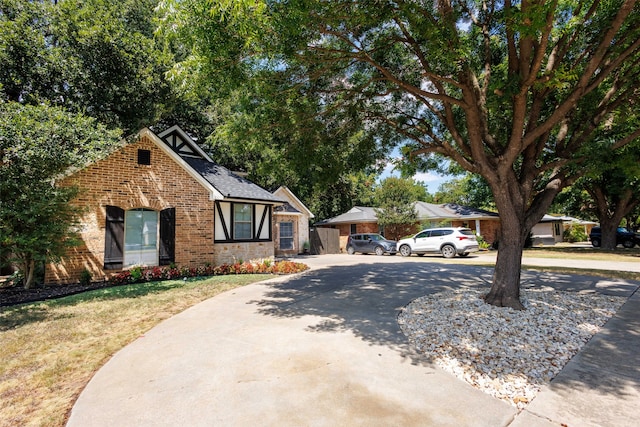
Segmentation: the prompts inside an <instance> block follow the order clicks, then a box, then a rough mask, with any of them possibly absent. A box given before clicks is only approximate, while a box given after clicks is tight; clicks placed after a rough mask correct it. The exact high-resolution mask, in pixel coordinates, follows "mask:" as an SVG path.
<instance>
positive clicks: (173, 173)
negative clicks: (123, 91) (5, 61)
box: [45, 126, 284, 283]
mask: <svg viewBox="0 0 640 427" xmlns="http://www.w3.org/2000/svg"><path fill="white" fill-rule="evenodd" d="M65 184H67V185H77V186H78V187H80V189H81V193H80V195H79V196H78V198H77V199H76V200H75V201H74V203H77V204H78V205H80V206H82V207H84V208H85V214H84V216H83V217H82V222H81V228H80V230H79V234H80V237H81V240H82V243H81V244H80V245H79V246H76V247H73V248H71V249H70V250H69V251H68V253H67V255H66V256H65V257H64V258H63V259H62V262H60V263H58V264H48V265H47V266H46V267H45V282H46V283H70V282H77V281H78V280H79V279H80V275H81V273H82V272H83V271H84V270H88V271H89V272H90V273H91V276H92V280H95V281H99V280H104V279H105V278H107V277H109V276H110V275H112V274H113V273H117V272H118V271H121V270H122V269H126V268H129V267H131V266H133V265H147V266H152V265H169V264H176V265H178V266H193V267H196V266H202V265H205V264H213V265H218V264H222V263H228V262H234V261H236V260H244V261H248V260H250V259H258V258H269V257H273V256H274V242H273V223H272V215H273V210H274V207H275V206H278V205H281V204H282V203H283V202H284V201H283V200H281V199H280V198H278V197H277V196H276V195H274V194H272V193H270V192H269V191H267V190H265V189H263V188H261V187H259V186H258V185H256V184H254V183H252V182H250V181H248V180H246V179H244V178H242V177H239V176H237V175H235V174H233V173H232V172H230V171H229V170H227V169H226V168H224V167H221V166H219V165H217V164H215V163H214V162H213V160H212V159H211V158H210V157H209V156H208V155H207V154H206V153H205V152H204V151H203V150H202V149H201V148H200V147H199V146H198V145H197V144H196V143H195V142H194V141H193V140H192V139H191V138H190V137H189V136H188V135H187V134H186V133H185V132H183V131H182V130H181V129H180V128H179V127H178V126H174V127H172V128H170V129H167V130H166V131H164V132H162V133H160V134H157V135H156V134H155V133H154V132H152V131H151V130H149V129H146V128H145V129H143V130H142V131H140V132H139V134H138V135H137V138H136V140H135V142H133V143H128V144H125V145H124V146H122V147H120V148H119V149H118V150H116V151H114V152H112V153H110V154H109V155H108V156H107V157H106V158H104V159H102V160H99V161H96V162H94V163H92V164H90V165H88V166H86V167H84V168H83V169H80V170H78V171H76V172H74V173H72V174H70V175H69V176H67V177H65V178H64V179H63V180H62V182H61V185H65Z"/></svg>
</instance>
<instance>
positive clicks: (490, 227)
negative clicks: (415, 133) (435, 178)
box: [315, 202, 500, 251]
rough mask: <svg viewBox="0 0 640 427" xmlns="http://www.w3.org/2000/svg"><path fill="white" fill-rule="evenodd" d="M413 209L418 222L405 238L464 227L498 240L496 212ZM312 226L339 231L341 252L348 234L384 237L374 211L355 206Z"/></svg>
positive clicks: (428, 205)
mask: <svg viewBox="0 0 640 427" xmlns="http://www.w3.org/2000/svg"><path fill="white" fill-rule="evenodd" d="M414 207H415V210H416V213H417V214H418V222H416V223H415V224H407V226H406V229H405V230H404V231H405V233H404V235H408V234H412V233H416V232H418V231H419V230H421V229H423V228H431V227H467V228H470V229H472V230H474V231H475V232H476V234H479V235H481V236H483V238H484V239H485V241H487V242H488V243H493V242H494V241H495V240H497V237H498V232H499V230H500V217H499V216H498V214H497V213H495V212H490V211H486V210H483V209H475V208H471V207H468V206H460V205H456V204H453V203H448V204H444V205H435V204H432V203H426V202H415V205H414ZM315 225H316V226H318V227H330V228H336V229H338V230H339V231H340V250H341V251H344V248H345V247H346V244H347V238H348V237H349V234H354V233H381V234H383V235H385V233H384V230H383V229H382V228H381V227H380V226H379V225H378V219H377V216H376V212H375V208H372V207H366V206H355V207H353V208H351V209H350V210H349V211H347V212H345V213H343V214H341V215H338V216H336V217H333V218H329V219H327V220H324V221H320V222H318V223H316V224H315ZM385 237H387V238H389V239H392V240H397V239H399V238H400V237H403V236H391V235H389V236H387V235H385Z"/></svg>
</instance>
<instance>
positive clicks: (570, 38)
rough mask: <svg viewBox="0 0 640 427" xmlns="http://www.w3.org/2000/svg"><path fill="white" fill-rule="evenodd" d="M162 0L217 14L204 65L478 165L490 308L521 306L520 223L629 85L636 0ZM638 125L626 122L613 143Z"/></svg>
mask: <svg viewBox="0 0 640 427" xmlns="http://www.w3.org/2000/svg"><path fill="white" fill-rule="evenodd" d="M169 3H171V2H169ZM172 6H173V8H174V9H173V10H186V11H187V12H188V16H189V17H190V19H184V16H183V18H182V23H183V24H187V23H195V22H198V23H201V22H210V23H215V25H218V26H219V27H223V28H224V31H226V32H227V33H229V34H231V35H232V37H230V38H229V39H220V38H219V37H214V36H213V35H212V36H211V37H208V38H207V37H200V38H198V39H197V40H196V42H197V43H196V44H197V50H195V51H194V52H195V56H196V57H201V58H204V59H205V61H204V62H205V63H206V64H209V65H210V66H213V67H217V68H218V69H220V70H224V67H228V71H231V70H234V71H235V70H238V69H243V71H245V72H246V71H255V70H263V69H265V68H270V71H271V72H272V75H274V76H275V75H279V78H280V79H282V80H283V81H285V80H286V81H289V82H290V83H291V87H298V88H301V87H302V88H305V90H306V91H308V92H309V93H311V92H313V93H315V94H318V93H320V94H322V97H323V98H322V99H323V106H324V107H325V108H324V111H336V110H343V111H350V112H354V111H356V112H358V113H359V114H360V115H361V117H362V118H363V120H364V121H365V123H367V124H368V129H375V130H376V131H379V132H381V133H383V132H386V133H384V135H387V136H388V135H390V134H389V133H388V132H389V131H390V130H391V131H392V132H393V134H394V135H396V136H397V137H400V138H403V139H404V140H405V141H406V143H407V144H408V145H410V146H412V148H413V152H414V154H423V155H428V154H430V153H437V154H439V155H442V156H445V157H448V158H451V159H453V160H454V161H455V162H457V163H458V164H459V165H460V166H461V167H463V168H464V169H466V170H468V171H470V172H472V173H476V174H478V175H481V176H482V177H483V178H484V179H485V180H486V181H487V183H488V185H489V186H490V188H491V190H492V193H493V195H494V200H495V203H496V206H497V208H498V211H499V213H500V217H501V233H500V245H499V248H500V250H499V253H498V258H497V262H496V268H495V273H494V278H493V284H492V287H491V290H490V292H489V294H488V295H487V296H486V301H487V302H488V303H490V304H494V305H498V306H510V307H515V308H522V304H521V302H520V300H519V282H520V269H521V256H522V248H523V245H524V242H525V239H526V237H527V235H528V234H529V231H530V230H531V228H532V227H533V225H534V224H536V223H537V222H538V221H539V220H540V218H541V217H542V216H543V215H544V213H545V211H546V210H547V208H548V207H549V206H550V204H551V202H552V200H553V198H554V197H555V196H556V195H557V194H558V192H559V191H560V190H561V189H562V188H564V187H566V186H568V185H570V184H571V183H572V182H573V181H574V180H575V179H577V177H578V176H580V174H581V173H582V170H583V169H582V168H581V161H582V160H583V159H584V153H583V150H584V149H585V148H586V147H587V146H588V145H589V144H590V143H591V142H592V141H593V135H594V134H596V133H597V131H598V130H599V129H600V128H601V127H602V126H604V125H605V123H606V120H607V119H608V117H610V115H611V114H612V113H613V112H614V111H615V110H616V109H618V108H619V107H620V106H621V105H624V104H625V103H629V102H631V101H633V100H635V99H637V97H638V88H637V84H636V82H637V81H638V79H639V76H638V69H639V67H638V65H639V64H638V62H639V61H640V7H639V6H638V4H637V3H636V1H633V0H614V1H607V2H601V1H597V0H596V1H563V0H556V1H520V2H514V1H511V0H507V1H491V0H485V1H448V0H444V1H409V0H394V1H386V0H369V1H352V0H348V1H347V0H334V1H321V0H316V1H314V0H290V1H282V2H271V1H259V0H244V1H228V0H220V1H204V0H181V1H175V2H173V5H172ZM198 25H201V24H198ZM216 31H217V30H216ZM213 34H217V35H220V34H221V33H220V32H219V31H217V32H216V33H213ZM229 40H231V42H232V43H233V44H232V45H231V44H229ZM220 45H222V46H223V47H224V49H221V47H220ZM225 55H226V56H225ZM225 75H232V73H230V72H227V73H226V74H225ZM639 134H640V131H639V130H638V129H635V130H630V131H629V134H628V135H626V136H625V137H623V138H620V139H618V140H617V141H616V142H615V144H617V145H624V144H625V143H626V142H629V141H630V140H633V139H634V138H636V137H637V136H638V135H639ZM612 144H614V143H612Z"/></svg>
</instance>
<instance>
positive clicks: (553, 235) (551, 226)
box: [531, 215, 571, 246]
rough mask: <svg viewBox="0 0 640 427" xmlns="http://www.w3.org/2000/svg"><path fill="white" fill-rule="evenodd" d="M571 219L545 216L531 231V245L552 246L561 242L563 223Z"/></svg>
mask: <svg viewBox="0 0 640 427" xmlns="http://www.w3.org/2000/svg"><path fill="white" fill-rule="evenodd" d="M570 221H571V219H570V218H568V217H562V216H553V215H545V216H543V217H542V219H541V220H540V222H538V223H537V224H536V225H534V226H533V228H532V229H531V237H532V239H533V245H534V246H538V245H554V244H556V243H558V242H562V241H563V233H564V226H563V223H564V222H570Z"/></svg>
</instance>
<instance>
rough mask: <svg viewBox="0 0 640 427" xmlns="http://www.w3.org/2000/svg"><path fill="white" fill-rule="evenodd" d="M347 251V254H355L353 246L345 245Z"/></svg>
mask: <svg viewBox="0 0 640 427" xmlns="http://www.w3.org/2000/svg"><path fill="white" fill-rule="evenodd" d="M347 253H348V254H349V255H353V254H355V253H356V250H355V249H353V246H347Z"/></svg>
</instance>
